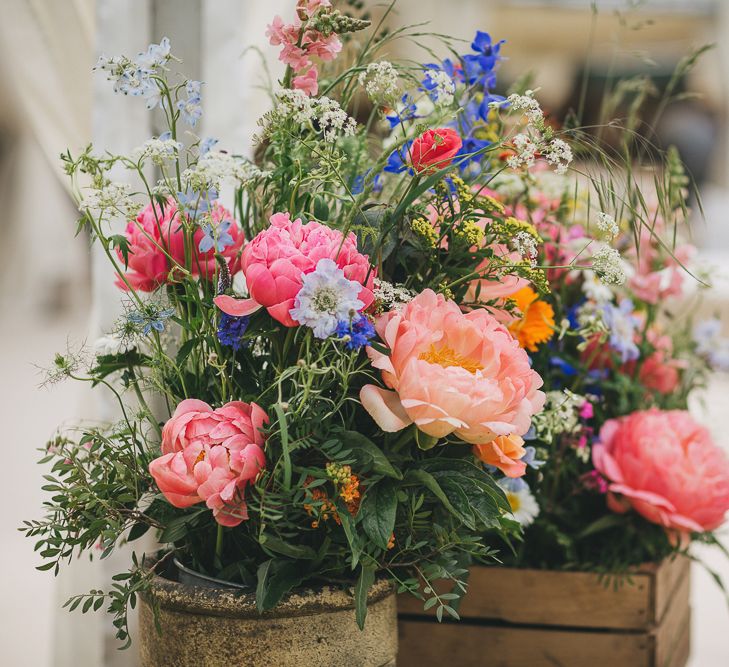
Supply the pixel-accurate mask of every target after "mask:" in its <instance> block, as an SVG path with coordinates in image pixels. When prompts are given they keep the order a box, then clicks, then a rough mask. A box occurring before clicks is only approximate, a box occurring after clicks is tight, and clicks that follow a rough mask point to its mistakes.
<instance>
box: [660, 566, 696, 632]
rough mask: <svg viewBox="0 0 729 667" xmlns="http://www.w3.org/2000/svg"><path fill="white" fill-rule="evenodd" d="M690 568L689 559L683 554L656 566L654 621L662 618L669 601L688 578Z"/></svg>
mask: <svg viewBox="0 0 729 667" xmlns="http://www.w3.org/2000/svg"><path fill="white" fill-rule="evenodd" d="M690 570H691V561H690V560H689V559H688V558H686V557H685V556H678V557H676V558H674V559H673V560H666V561H664V562H663V563H662V564H661V565H660V567H658V568H657V570H656V576H655V579H654V584H655V587H656V588H655V591H654V593H653V598H654V607H655V612H654V613H655V619H656V623H660V622H661V620H662V619H663V616H664V614H665V613H666V610H667V609H668V605H669V603H670V602H671V600H672V599H673V597H674V595H676V591H677V590H678V589H679V587H680V586H681V584H682V583H683V582H684V580H685V581H688V580H689V578H690V575H691V572H690Z"/></svg>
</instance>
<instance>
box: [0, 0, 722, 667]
mask: <svg viewBox="0 0 729 667" xmlns="http://www.w3.org/2000/svg"><path fill="white" fill-rule="evenodd" d="M293 4H294V2H293V0H290V1H289V0H267V1H266V2H262V1H261V0H3V1H2V3H0V8H1V9H2V14H1V15H0V322H1V323H2V327H0V369H2V373H0V419H1V420H2V423H3V424H4V426H5V433H4V435H5V445H4V447H5V454H4V457H3V460H4V462H5V466H6V467H5V470H6V476H5V489H6V501H5V503H3V508H2V511H0V528H1V529H2V545H3V548H2V550H0V559H1V560H0V569H1V571H2V588H0V614H1V617H0V620H1V622H0V646H2V647H3V649H4V656H3V658H2V664H4V665H8V666H9V667H16V666H17V667H21V666H23V667H24V666H26V665H28V666H31V665H32V666H33V667H51V666H54V667H65V666H66V665H81V666H84V667H85V666H87V665H88V666H90V667H93V666H96V665H99V666H101V665H104V666H107V665H109V666H117V665H118V666H122V665H125V666H132V665H135V664H136V660H135V655H134V652H133V650H132V651H127V652H123V653H121V652H118V651H116V650H115V646H114V642H113V639H112V638H111V637H112V635H111V632H110V630H109V627H110V626H109V623H108V621H107V620H106V619H105V618H103V617H101V616H93V615H86V616H81V615H80V614H73V615H69V614H67V613H66V612H65V611H62V610H61V609H60V606H61V604H62V602H63V601H64V600H65V599H66V598H67V597H68V595H70V594H71V593H72V592H81V591H84V590H86V589H89V588H93V587H95V586H98V585H100V583H101V582H103V581H104V579H105V576H106V574H107V572H108V571H110V570H113V569H114V568H113V566H104V565H103V564H99V563H97V562H94V563H86V562H81V563H78V564H77V565H75V566H74V567H73V568H71V569H70V570H69V571H68V572H66V573H64V574H62V575H61V576H60V577H59V578H58V579H56V580H54V579H53V577H52V576H51V575H50V574H49V573H41V572H35V571H34V570H33V569H32V564H34V563H35V562H36V558H35V557H34V555H33V554H32V544H31V543H30V541H29V540H26V539H25V538H23V537H22V536H21V535H20V534H19V533H18V532H17V531H16V530H15V529H16V528H17V526H18V525H20V522H21V521H22V520H23V519H26V518H30V517H36V516H38V515H39V514H40V504H41V502H42V492H41V491H40V489H39V486H40V483H41V480H40V474H41V470H40V469H39V468H38V467H37V466H35V464H34V461H35V460H36V458H37V457H38V452H37V451H36V448H38V447H42V446H43V444H44V442H45V441H46V439H47V438H48V437H49V436H50V435H51V434H52V432H53V429H54V428H55V427H56V426H57V425H58V424H59V423H60V422H62V421H64V420H72V419H73V418H75V417H78V416H79V415H81V414H83V415H85V416H86V415H88V414H89V411H90V410H92V411H94V412H95V414H96V416H97V418H103V417H104V416H105V415H106V416H108V410H109V407H108V406H107V405H105V404H104V403H103V402H98V400H97V399H95V398H94V399H92V398H91V397H90V396H89V395H88V394H87V393H86V392H84V391H83V389H82V388H79V387H76V386H73V385H60V386H55V387H49V388H43V389H39V388H38V384H39V382H40V380H41V378H42V375H41V373H40V371H39V370H38V369H37V368H36V367H35V366H34V364H39V365H45V366H47V365H48V364H49V363H50V361H51V360H52V355H53V353H54V351H56V350H63V349H64V348H65V347H66V344H67V341H68V343H69V344H74V343H77V342H79V341H82V340H84V339H87V338H88V339H90V340H93V338H94V337H95V336H96V335H98V334H99V332H101V331H103V329H104V327H105V326H106V325H108V323H109V322H110V321H112V320H113V318H114V316H115V314H116V308H117V307H118V306H117V303H118V294H117V292H116V290H115V289H114V288H113V286H112V280H111V278H110V276H109V273H108V270H107V269H106V267H105V266H104V265H103V264H102V263H101V262H98V263H97V261H96V260H97V259H98V258H97V257H96V256H95V255H93V254H91V253H89V252H88V241H87V239H86V238H84V237H83V236H75V219H76V215H77V214H76V211H75V207H74V205H73V203H72V200H71V198H70V193H69V190H68V183H67V182H66V181H65V180H64V175H63V173H62V170H61V168H60V162H59V160H58V159H57V158H58V155H59V153H60V152H61V151H63V150H65V148H66V147H67V146H68V147H70V148H71V149H72V151H78V150H79V149H82V148H83V147H84V146H85V145H86V144H88V143H89V142H90V141H93V142H94V143H95V144H96V145H97V146H98V147H99V148H108V149H109V150H112V151H115V152H125V151H129V150H130V149H131V148H133V147H134V146H137V145H139V144H141V143H142V142H143V141H144V140H145V139H146V138H148V137H149V136H151V135H152V134H158V133H159V130H158V125H157V122H158V121H157V119H156V118H155V117H154V116H150V115H149V114H148V113H147V112H146V111H145V110H144V109H143V105H140V104H139V101H138V100H135V99H126V98H120V97H118V96H115V95H114V94H113V93H112V91H111V86H110V85H109V84H108V83H107V82H106V81H105V80H104V77H103V76H93V74H92V72H91V67H92V66H93V64H94V62H95V61H96V58H97V57H98V55H99V54H100V53H102V52H103V53H106V54H109V55H112V54H116V53H122V52H123V53H128V54H135V53H137V52H138V51H141V50H143V49H144V48H145V47H146V45H147V44H148V43H149V42H151V41H155V42H157V41H159V39H160V38H161V37H163V36H165V35H166V36H169V37H170V39H171V41H172V44H173V51H174V53H175V54H177V55H178V56H180V57H181V58H182V59H183V61H184V64H183V66H182V68H183V69H184V71H185V72H186V73H188V74H189V75H191V76H194V77H197V78H200V79H201V80H203V81H204V82H205V86H204V93H205V97H204V107H205V114H204V116H203V119H202V125H201V127H200V128H199V133H200V134H201V136H207V135H212V136H216V137H218V138H219V139H220V140H221V141H220V146H221V147H223V148H236V149H238V150H241V148H242V147H244V146H246V145H247V144H248V142H249V139H250V137H251V135H252V134H253V132H254V131H255V128H256V120H257V119H258V117H259V116H260V115H261V114H262V113H263V111H265V109H266V108H267V104H268V101H267V99H266V97H265V95H264V94H263V93H262V92H261V91H260V90H259V89H258V88H257V87H256V86H258V85H259V84H260V83H261V82H262V80H263V76H264V72H265V68H266V67H268V68H270V70H271V72H272V75H273V76H274V77H276V76H277V75H278V74H280V71H281V70H280V68H279V63H277V62H276V61H275V54H274V53H273V50H272V49H271V48H269V47H268V45H267V44H266V40H265V37H264V30H265V25H266V24H267V23H268V22H269V21H270V19H271V17H272V16H273V15H274V14H276V13H280V14H284V15H289V14H291V13H292V7H293ZM387 4H388V3H381V2H379V1H378V0H365V5H366V7H367V9H368V10H369V11H371V13H372V15H373V17H374V18H378V17H380V16H382V15H383V14H384V12H385V11H386V5H387ZM395 14H396V16H394V17H393V18H392V19H391V20H392V22H393V23H394V22H397V23H420V22H430V26H429V29H432V30H435V31H437V32H440V33H446V34H451V35H454V36H457V37H460V38H462V39H463V40H464V41H463V45H464V46H465V45H467V44H468V43H469V42H470V38H471V37H472V35H473V33H474V32H475V30H476V29H481V30H486V31H488V32H490V33H491V34H492V36H493V37H495V38H497V39H506V40H507V44H506V45H505V47H504V51H503V53H504V54H505V55H506V56H507V58H508V59H507V60H505V61H504V62H503V63H502V66H501V69H500V72H499V77H500V81H502V82H503V85H508V84H509V83H511V82H513V81H514V80H515V78H516V77H518V76H520V75H522V74H523V73H524V72H531V73H532V74H533V84H532V85H533V87H539V89H540V90H539V93H538V97H539V98H540V100H541V101H542V103H543V106H544V107H545V108H546V109H547V110H549V111H550V112H551V113H552V114H553V115H554V117H556V118H559V117H562V115H563V114H564V113H565V112H566V110H567V109H568V108H570V107H574V106H575V104H576V102H577V101H578V100H579V96H580V92H581V90H582V85H583V82H585V85H586V92H587V95H586V104H585V122H597V121H598V120H599V118H598V109H597V106H596V105H594V104H593V103H592V102H593V101H594V100H595V99H597V98H598V97H599V96H600V95H601V93H602V91H603V89H604V87H605V85H606V82H607V81H608V80H609V79H610V78H611V77H620V76H634V75H640V74H647V75H649V76H650V77H651V78H652V79H653V80H654V82H655V83H656V85H657V86H658V87H662V86H664V85H665V83H666V82H667V81H668V78H669V77H670V76H671V73H672V72H673V70H674V68H675V67H676V65H677V63H678V62H679V60H680V58H681V57H682V56H684V55H685V54H687V53H688V52H690V51H691V49H693V48H696V47H698V46H700V45H702V44H707V43H715V44H716V48H714V49H712V50H711V51H709V52H708V53H706V54H704V56H703V57H702V59H701V61H700V62H699V64H698V65H697V66H696V67H695V68H694V69H693V70H692V72H691V74H690V75H689V76H688V77H686V78H685V80H682V81H681V82H680V86H681V89H682V90H686V91H694V92H696V93H698V96H696V97H690V96H687V97H686V99H684V100H682V101H681V102H680V103H678V104H676V105H675V106H674V107H672V108H671V109H670V110H669V111H668V112H667V113H666V114H665V115H664V116H663V119H662V121H661V123H660V124H659V126H658V138H659V140H660V141H661V142H663V143H665V144H668V143H673V144H675V145H677V146H678V148H679V149H680V151H681V154H682V156H683V158H684V160H685V161H686V163H687V164H688V166H689V167H690V169H691V171H692V173H693V175H694V177H695V179H696V181H697V182H698V183H699V185H700V189H701V195H702V199H703V203H704V210H705V217H702V216H700V215H696V216H695V220H694V224H693V234H694V240H695V241H696V242H697V243H698V244H699V245H700V246H701V247H702V250H703V253H702V259H701V260H700V263H701V265H702V266H707V265H708V264H709V263H713V264H714V265H718V266H719V267H721V268H722V270H724V271H726V266H727V264H728V263H729V262H728V260H729V224H728V223H727V214H726V211H727V210H729V125H728V124H727V112H728V110H729V2H724V1H720V0H646V1H645V2H642V3H641V2H635V1H632V0H598V1H597V2H595V3H592V2H590V1H589V0H508V1H507V0H457V1H456V0H450V1H445V0H399V2H398V3H397V5H396V10H395ZM424 29H426V30H427V29H428V28H424ZM247 46H254V47H257V48H258V49H260V51H255V50H248V51H246V50H245V47H247ZM393 48H395V49H396V50H397V51H396V52H393V53H390V54H388V53H383V54H382V57H383V58H387V57H388V55H389V56H391V57H395V56H404V57H413V58H416V57H417V58H418V59H419V60H423V59H424V53H423V51H422V49H420V48H419V47H417V46H416V45H414V44H411V43H407V42H405V41H400V42H397V43H396V46H395V47H393ZM261 54H263V60H262V58H261ZM425 59H428V58H425ZM264 63H265V66H264ZM586 68H587V72H586ZM716 282H717V290H716V291H715V294H714V296H712V297H711V298H710V299H708V302H707V304H706V306H705V307H706V309H707V311H717V310H718V311H723V313H724V321H725V322H727V321H729V289H727V282H726V280H724V279H722V278H719V279H717V281H716ZM727 390H729V383H728V382H727V379H726V378H720V377H717V378H716V379H715V380H714V382H713V383H712V386H711V387H710V388H709V390H708V391H707V392H706V393H705V395H704V397H703V398H705V399H706V400H705V401H704V402H703V405H702V404H701V401H700V400H699V399H701V398H702V397H698V396H697V409H698V410H704V411H705V413H706V414H707V418H708V421H709V424H710V425H711V426H712V428H713V429H714V430H715V433H716V435H717V438H719V439H720V440H721V441H722V442H724V443H725V444H727V447H729V439H728V438H727V435H726V433H724V429H723V428H722V424H723V421H722V416H723V411H725V410H726V408H727V407H729V401H728V399H727V395H729V394H728V391H727ZM92 400H93V402H92ZM702 555H703V554H702ZM122 557H123V556H122ZM707 560H708V561H710V564H711V565H712V567H714V568H715V569H716V570H718V571H720V572H722V573H723V575H724V577H725V578H726V579H727V580H729V563H727V562H726V560H724V561H722V558H721V556H719V555H717V554H711V555H709V556H708V557H707ZM694 574H695V577H694V581H695V586H694V599H693V604H694V651H693V657H692V663H691V664H692V667H720V666H724V665H727V664H729V638H727V636H726V629H727V628H729V613H727V608H726V604H725V601H724V599H723V597H722V594H721V593H720V592H719V590H718V589H717V588H716V587H715V586H714V584H713V583H712V582H711V581H710V579H709V577H708V575H706V574H705V573H704V572H703V571H701V570H700V569H699V568H696V572H695V573H694Z"/></svg>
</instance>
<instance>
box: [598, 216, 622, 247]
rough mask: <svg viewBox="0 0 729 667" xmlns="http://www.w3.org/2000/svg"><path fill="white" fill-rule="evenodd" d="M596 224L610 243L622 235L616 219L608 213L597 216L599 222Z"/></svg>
mask: <svg viewBox="0 0 729 667" xmlns="http://www.w3.org/2000/svg"><path fill="white" fill-rule="evenodd" d="M595 224H596V225H597V228H598V230H599V231H600V232H601V233H602V235H603V236H604V237H605V238H606V239H607V240H608V241H611V240H612V239H614V238H615V237H616V236H617V235H618V234H619V233H620V227H618V223H617V222H615V218H613V216H612V215H610V214H608V213H603V212H602V211H600V212H599V213H598V214H597V222H596V223H595Z"/></svg>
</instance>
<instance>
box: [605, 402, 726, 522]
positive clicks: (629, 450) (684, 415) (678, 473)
mask: <svg viewBox="0 0 729 667" xmlns="http://www.w3.org/2000/svg"><path fill="white" fill-rule="evenodd" d="M592 462H593V464H594V465H595V468H596V469H597V470H598V471H599V472H600V473H602V475H603V476H604V477H605V479H607V481H608V505H609V507H610V508H611V509H612V510H613V511H615V512H626V511H628V510H629V509H631V508H632V509H634V510H635V511H636V512H638V513H639V514H641V515H642V516H644V517H645V518H646V519H648V521H652V522H653V523H657V524H659V525H661V526H665V527H666V528H667V529H669V530H671V531H678V532H679V533H688V532H696V533H701V532H704V531H709V530H714V529H716V528H718V527H719V526H720V525H721V524H722V523H723V521H724V517H725V514H726V512H727V511H728V510H729V459H728V458H727V456H726V454H725V453H724V451H723V450H722V449H721V448H720V447H718V446H717V445H716V444H714V442H713V440H712V439H711V435H710V434H709V432H708V430H707V429H706V428H704V427H703V426H700V425H699V424H697V423H696V422H695V421H694V420H693V418H692V417H691V415H689V413H688V412H686V411H683V410H668V411H662V410H657V409H652V410H645V411H640V412H634V413H632V414H630V415H628V416H626V417H622V418H620V419H610V420H608V421H606V422H605V424H604V425H603V427H602V429H601V430H600V442H599V443H597V444H595V445H594V446H593V448H592Z"/></svg>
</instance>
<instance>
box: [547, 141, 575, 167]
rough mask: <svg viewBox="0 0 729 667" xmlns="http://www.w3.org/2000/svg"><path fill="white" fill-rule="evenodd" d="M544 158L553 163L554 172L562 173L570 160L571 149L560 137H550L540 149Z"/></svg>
mask: <svg viewBox="0 0 729 667" xmlns="http://www.w3.org/2000/svg"><path fill="white" fill-rule="evenodd" d="M541 152H542V153H543V155H544V159H545V160H546V161H547V162H549V164H551V165H554V167H555V169H554V171H555V173H557V174H559V175H562V174H564V173H566V172H567V167H568V166H569V165H570V163H571V162H572V157H573V156H572V149H571V148H570V147H569V145H568V144H567V143H566V142H564V141H562V139H552V141H550V142H549V143H548V144H547V145H546V146H545V147H544V148H543V149H542V151H541Z"/></svg>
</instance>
